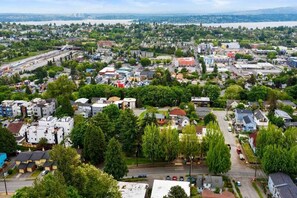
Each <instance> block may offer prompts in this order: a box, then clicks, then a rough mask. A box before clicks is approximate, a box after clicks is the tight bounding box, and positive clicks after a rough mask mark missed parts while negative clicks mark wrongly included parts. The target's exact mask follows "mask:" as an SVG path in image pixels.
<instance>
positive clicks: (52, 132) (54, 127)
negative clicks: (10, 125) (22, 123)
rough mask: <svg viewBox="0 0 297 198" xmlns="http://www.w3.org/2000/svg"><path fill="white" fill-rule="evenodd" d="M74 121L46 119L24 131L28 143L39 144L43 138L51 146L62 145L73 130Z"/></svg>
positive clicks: (68, 119) (65, 118)
mask: <svg viewBox="0 0 297 198" xmlns="http://www.w3.org/2000/svg"><path fill="white" fill-rule="evenodd" d="M73 125H74V120H73V118H71V117H64V118H60V119H58V118H56V117H52V116H49V117H44V118H42V119H40V120H39V122H38V124H37V125H31V126H28V127H27V128H26V130H25V131H24V134H23V135H24V136H25V139H26V141H27V142H28V143H32V144H37V143H38V142H39V141H40V139H41V138H46V139H47V142H48V143H49V144H59V143H61V142H62V141H63V140H64V139H65V138H66V137H67V136H68V135H69V134H70V132H71V130H72V129H73Z"/></svg>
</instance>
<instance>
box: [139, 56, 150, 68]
mask: <svg viewBox="0 0 297 198" xmlns="http://www.w3.org/2000/svg"><path fill="white" fill-rule="evenodd" d="M140 64H141V65H142V67H147V66H149V65H151V60H150V59H149V58H141V59H140Z"/></svg>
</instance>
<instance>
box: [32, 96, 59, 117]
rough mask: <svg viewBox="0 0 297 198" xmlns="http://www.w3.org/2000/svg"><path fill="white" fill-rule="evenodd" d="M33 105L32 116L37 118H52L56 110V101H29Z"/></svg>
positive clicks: (36, 99) (38, 99) (37, 99)
mask: <svg viewBox="0 0 297 198" xmlns="http://www.w3.org/2000/svg"><path fill="white" fill-rule="evenodd" d="M31 102H32V103H33V116H34V117H37V118H42V117H48V116H52V115H53V113H54V112H55V110H56V100H55V99H48V100H43V99H41V98H35V99H33V100H32V101H31Z"/></svg>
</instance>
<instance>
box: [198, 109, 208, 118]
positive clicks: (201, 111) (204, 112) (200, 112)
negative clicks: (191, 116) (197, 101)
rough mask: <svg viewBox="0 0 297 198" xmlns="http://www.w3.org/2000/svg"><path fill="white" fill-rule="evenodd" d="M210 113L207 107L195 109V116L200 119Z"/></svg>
mask: <svg viewBox="0 0 297 198" xmlns="http://www.w3.org/2000/svg"><path fill="white" fill-rule="evenodd" d="M210 113H211V109H210V108H209V107H197V108H196V114H197V115H198V117H199V118H200V119H203V118H204V117H205V116H206V115H208V114H210Z"/></svg>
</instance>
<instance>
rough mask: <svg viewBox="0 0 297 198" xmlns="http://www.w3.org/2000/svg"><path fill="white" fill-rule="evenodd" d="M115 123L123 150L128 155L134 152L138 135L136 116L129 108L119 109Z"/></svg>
mask: <svg viewBox="0 0 297 198" xmlns="http://www.w3.org/2000/svg"><path fill="white" fill-rule="evenodd" d="M116 123H117V124H116V132H117V134H118V138H119V140H120V142H121V143H122V146H123V150H124V152H125V153H126V154H128V155H131V154H134V153H135V148H136V141H137V137H138V134H137V130H136V126H137V117H136V116H135V115H134V113H133V111H132V110H131V109H126V110H124V111H121V114H120V117H119V119H118V120H117V122H116Z"/></svg>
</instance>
